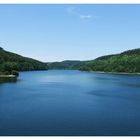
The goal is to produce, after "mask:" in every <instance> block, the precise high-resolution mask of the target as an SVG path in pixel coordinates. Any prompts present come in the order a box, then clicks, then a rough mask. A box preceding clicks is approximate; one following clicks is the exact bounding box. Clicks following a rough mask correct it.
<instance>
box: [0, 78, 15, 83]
mask: <svg viewBox="0 0 140 140" xmlns="http://www.w3.org/2000/svg"><path fill="white" fill-rule="evenodd" d="M16 82H17V78H13V77H12V78H11V77H6V78H4V77H0V83H16Z"/></svg>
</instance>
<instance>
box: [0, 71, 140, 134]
mask: <svg viewBox="0 0 140 140" xmlns="http://www.w3.org/2000/svg"><path fill="white" fill-rule="evenodd" d="M0 135H140V76H134V75H133V76H132V75H112V74H97V73H90V72H80V71H71V70H69V71H68V70H52V71H51V70H50V71H37V72H21V73H20V77H19V79H18V81H17V82H13V83H1V84H0Z"/></svg>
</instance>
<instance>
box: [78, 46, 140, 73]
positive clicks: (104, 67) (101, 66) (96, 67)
mask: <svg viewBox="0 0 140 140" xmlns="http://www.w3.org/2000/svg"><path fill="white" fill-rule="evenodd" d="M80 70H86V71H103V72H124V73H140V48H138V49H133V50H128V51H125V52H122V53H120V54H116V55H107V56H102V57H99V58H97V59H95V60H91V61H88V62H86V63H85V64H84V65H82V66H81V68H80Z"/></svg>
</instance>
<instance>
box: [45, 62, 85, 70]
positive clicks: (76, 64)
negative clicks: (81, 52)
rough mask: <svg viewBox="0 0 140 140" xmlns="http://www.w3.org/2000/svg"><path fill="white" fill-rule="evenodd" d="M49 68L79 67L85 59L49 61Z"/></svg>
mask: <svg viewBox="0 0 140 140" xmlns="http://www.w3.org/2000/svg"><path fill="white" fill-rule="evenodd" d="M47 64H48V66H49V69H78V67H80V66H81V65H82V64H83V61H72V60H65V61H62V62H52V63H51V62H50V63H47Z"/></svg>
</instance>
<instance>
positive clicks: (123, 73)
mask: <svg viewBox="0 0 140 140" xmlns="http://www.w3.org/2000/svg"><path fill="white" fill-rule="evenodd" d="M90 72H95V73H101V74H105V73H106V74H107V73H108V74H118V75H140V73H127V72H105V71H90Z"/></svg>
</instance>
